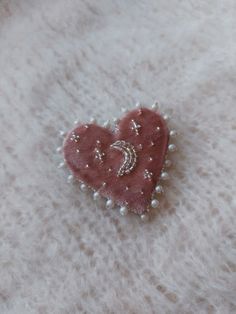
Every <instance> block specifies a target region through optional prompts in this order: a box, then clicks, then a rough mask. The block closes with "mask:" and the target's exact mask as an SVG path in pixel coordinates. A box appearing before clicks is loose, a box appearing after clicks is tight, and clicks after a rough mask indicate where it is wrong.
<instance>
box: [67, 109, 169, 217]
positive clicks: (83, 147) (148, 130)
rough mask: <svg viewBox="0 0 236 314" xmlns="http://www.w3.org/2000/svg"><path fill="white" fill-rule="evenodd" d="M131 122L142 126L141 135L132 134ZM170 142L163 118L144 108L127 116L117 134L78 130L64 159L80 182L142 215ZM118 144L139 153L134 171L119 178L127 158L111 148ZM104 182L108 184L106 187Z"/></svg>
mask: <svg viewBox="0 0 236 314" xmlns="http://www.w3.org/2000/svg"><path fill="white" fill-rule="evenodd" d="M132 120H135V122H137V123H138V124H139V125H140V126H141V128H140V129H139V135H137V134H136V133H135V131H134V130H132V122H131V121H132ZM158 127H159V128H160V129H159V130H158ZM73 132H74V133H73ZM72 134H75V135H79V140H78V142H75V141H72V140H71V136H72ZM168 139H169V130H168V128H167V125H166V123H165V121H164V120H163V118H162V117H161V115H160V114H158V113H156V112H154V111H151V110H149V109H146V108H141V109H136V110H133V111H131V112H129V113H127V114H126V115H125V117H124V118H123V119H122V120H121V121H120V122H119V123H118V125H117V128H116V130H114V131H112V130H110V129H107V128H103V127H100V126H98V125H95V124H87V125H80V126H78V127H76V128H75V129H74V130H72V131H71V132H70V133H69V134H68V136H67V137H66V139H65V142H64V157H65V160H66V162H67V164H68V166H69V168H70V169H71V171H72V173H73V175H74V176H75V177H76V178H77V179H79V180H81V181H83V182H84V183H85V184H87V185H88V186H89V187H91V188H92V189H93V190H95V191H99V192H100V194H101V195H102V196H104V197H106V198H110V199H112V200H113V201H114V202H115V203H116V204H118V205H120V206H124V205H125V206H127V207H128V208H129V210H130V211H132V212H134V213H136V214H142V213H145V212H146V211H148V210H149V208H150V202H151V199H152V194H153V191H154V188H155V186H156V184H157V182H158V181H159V177H160V173H161V170H162V167H163V163H164V160H165V155H166V151H167V146H168ZM117 140H124V141H126V142H128V143H131V144H132V145H133V146H134V148H135V150H136V153H137V163H136V166H135V168H134V169H133V171H132V172H131V173H130V174H127V175H124V176H122V177H119V176H117V172H118V170H119V168H120V166H121V165H122V163H123V161H124V155H123V153H122V152H121V151H118V150H115V149H114V148H112V147H111V144H113V143H114V142H116V141H117ZM97 141H100V143H101V144H100V149H101V151H102V152H103V153H104V154H105V155H104V157H103V162H102V163H101V162H99V160H97V159H96V158H95V152H94V150H95V147H97ZM152 142H153V143H152ZM140 144H141V145H140ZM77 149H79V153H78V152H77ZM109 169H110V171H109ZM146 169H147V170H148V171H149V172H151V173H152V177H151V179H147V178H145V177H144V173H145V170H146ZM103 182H106V185H105V186H104V185H103Z"/></svg>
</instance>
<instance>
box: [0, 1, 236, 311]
mask: <svg viewBox="0 0 236 314" xmlns="http://www.w3.org/2000/svg"><path fill="white" fill-rule="evenodd" d="M235 15H236V4H235V1H234V0H232V1H231V0H224V1H220V0H208V1H205V0H204V1H203V0H199V1H187V0H182V1H179V0H169V1H166V0H158V1H156V0H150V1H136V0H125V1H122V0H121V1H120V0H119V1H118V0H116V1H109V0H101V1H95V0H83V1H82V0H77V1H75V0H41V1H34V0H1V2H0V49H1V50H0V51H1V52H0V70H1V74H0V109H1V110H0V113H1V115H0V132H1V146H0V156H1V167H0V182H1V204H0V206H1V209H0V236H1V237H0V313H1V314H36V313H37V314H38V313H39V314H48V313H50V314H52V313H55V314H75V313H76V314H77V313H99V314H100V313H101V314H104V313H105V314H107V313H135V314H143V313H155V314H156V313H157V314H162V313H177V314H189V313H198V314H199V313H211V314H212V313H220V314H228V313H236V232H235V222H236V178H235V164H236V157H235V156H236V87H235V85H236V84H235V83H236V70H235V69H236V61H235V60H236V59H235V56H236V43H235V39H236V20H235ZM156 99H157V100H159V101H160V102H161V103H162V104H163V106H164V107H165V108H166V109H167V110H169V109H171V108H173V109H174V112H175V117H174V123H175V125H176V127H177V128H178V129H179V131H180V134H181V135H180V137H179V138H178V146H179V153H178V154H177V155H176V158H175V162H176V166H175V169H174V170H172V172H171V174H172V177H173V178H172V180H171V183H170V184H169V187H168V189H167V192H166V196H165V198H164V199H163V200H162V208H161V210H159V211H158V212H157V214H156V215H153V217H152V221H151V222H150V223H147V224H142V223H141V222H140V221H139V219H138V218H137V217H134V216H133V215H131V216H129V217H128V218H127V219H126V218H124V217H120V216H119V214H118V211H116V210H114V211H108V210H106V209H105V208H104V204H103V203H101V204H98V205H95V204H94V203H93V201H92V197H91V196H90V194H88V195H85V194H82V193H81V192H80V191H79V190H78V186H76V185H68V183H67V182H66V171H60V170H58V169H57V163H58V162H59V161H60V158H59V156H58V155H57V154H56V153H55V149H56V147H57V146H58V145H59V140H58V138H57V130H58V129H60V128H67V127H69V126H70V127H71V126H72V125H73V123H72V121H73V120H75V119H79V120H81V121H86V120H88V119H89V117H90V116H95V117H97V118H98V119H100V120H102V119H104V120H105V119H107V118H112V117H113V116H117V115H120V108H121V107H123V106H127V107H128V108H132V107H133V104H134V103H135V102H136V101H137V100H140V101H142V102H144V103H146V104H151V103H152V102H153V101H154V100H156Z"/></svg>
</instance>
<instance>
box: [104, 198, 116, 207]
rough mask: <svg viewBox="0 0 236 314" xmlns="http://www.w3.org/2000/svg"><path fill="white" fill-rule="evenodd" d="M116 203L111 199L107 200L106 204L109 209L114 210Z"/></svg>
mask: <svg viewBox="0 0 236 314" xmlns="http://www.w3.org/2000/svg"><path fill="white" fill-rule="evenodd" d="M114 205H115V204H114V202H113V200H111V199H109V200H107V202H106V208H107V209H112V208H113V207H114Z"/></svg>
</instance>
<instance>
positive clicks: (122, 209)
mask: <svg viewBox="0 0 236 314" xmlns="http://www.w3.org/2000/svg"><path fill="white" fill-rule="evenodd" d="M120 214H121V215H122V216H126V215H127V214H128V208H127V207H125V206H122V207H121V208H120Z"/></svg>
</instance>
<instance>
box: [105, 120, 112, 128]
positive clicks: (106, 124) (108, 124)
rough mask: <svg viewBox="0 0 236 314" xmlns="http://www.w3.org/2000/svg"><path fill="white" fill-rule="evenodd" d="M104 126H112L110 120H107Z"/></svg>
mask: <svg viewBox="0 0 236 314" xmlns="http://www.w3.org/2000/svg"><path fill="white" fill-rule="evenodd" d="M103 126H104V128H108V127H109V126H110V121H109V120H107V121H105V122H104V123H103Z"/></svg>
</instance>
